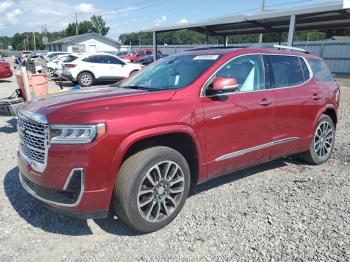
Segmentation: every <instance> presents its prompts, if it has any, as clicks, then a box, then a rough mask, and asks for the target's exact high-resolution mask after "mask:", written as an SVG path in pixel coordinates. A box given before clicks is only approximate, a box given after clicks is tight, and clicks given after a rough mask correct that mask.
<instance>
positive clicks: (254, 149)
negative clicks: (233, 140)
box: [215, 137, 299, 161]
mask: <svg viewBox="0 0 350 262" xmlns="http://www.w3.org/2000/svg"><path fill="white" fill-rule="evenodd" d="M297 139H299V137H288V138H284V139H280V140H274V141H272V142H269V143H266V144H262V145H258V146H253V147H249V148H246V149H243V150H239V151H234V152H231V153H228V154H225V155H223V156H220V157H218V158H217V159H215V161H223V160H227V159H230V158H234V157H238V156H242V155H245V154H247V153H250V152H253V151H257V150H260V149H264V148H267V147H270V146H274V145H278V144H282V143H287V142H290V141H293V140H297Z"/></svg>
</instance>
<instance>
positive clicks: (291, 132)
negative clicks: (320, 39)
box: [267, 55, 322, 159]
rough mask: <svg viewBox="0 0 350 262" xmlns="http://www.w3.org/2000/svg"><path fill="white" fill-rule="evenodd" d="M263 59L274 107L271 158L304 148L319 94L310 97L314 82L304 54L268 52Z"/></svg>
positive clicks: (316, 109) (316, 110)
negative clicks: (272, 53)
mask: <svg viewBox="0 0 350 262" xmlns="http://www.w3.org/2000/svg"><path fill="white" fill-rule="evenodd" d="M267 61H268V63H269V65H268V67H269V70H268V71H269V72H270V77H271V90H272V94H273V99H274V108H275V111H274V128H273V141H274V146H273V148H272V151H271V158H272V159H274V158H278V157H280V156H284V155H289V154H293V153H297V152H302V151H306V150H307V149H308V147H309V145H310V138H309V134H310V132H309V131H310V126H311V125H312V123H313V119H315V117H316V115H317V112H318V110H319V109H320V106H319V103H320V102H321V100H322V98H319V99H318V100H317V99H314V98H315V97H314V95H315V90H314V88H315V86H314V83H313V79H312V77H311V73H310V69H309V67H308V65H307V63H306V62H305V59H304V58H302V57H298V56H292V55H268V56H267ZM321 103H322V102H321Z"/></svg>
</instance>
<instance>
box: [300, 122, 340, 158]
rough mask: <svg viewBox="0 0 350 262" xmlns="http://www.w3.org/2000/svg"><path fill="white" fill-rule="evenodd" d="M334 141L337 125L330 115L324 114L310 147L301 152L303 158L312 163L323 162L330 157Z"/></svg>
mask: <svg viewBox="0 0 350 262" xmlns="http://www.w3.org/2000/svg"><path fill="white" fill-rule="evenodd" d="M334 143H335V126H334V123H333V120H332V119H331V118H330V117H329V116H328V115H322V116H321V118H320V120H319V122H318V125H317V128H316V131H315V134H314V136H313V139H312V142H311V145H310V149H309V151H307V152H305V153H303V154H301V158H302V159H303V160H304V161H306V162H308V163H310V164H314V165H319V164H322V163H324V162H326V161H327V160H328V159H329V158H330V156H331V153H332V151H333V148H334Z"/></svg>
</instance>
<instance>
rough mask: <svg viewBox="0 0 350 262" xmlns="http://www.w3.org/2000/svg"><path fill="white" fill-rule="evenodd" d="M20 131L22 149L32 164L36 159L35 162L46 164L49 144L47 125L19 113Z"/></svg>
mask: <svg viewBox="0 0 350 262" xmlns="http://www.w3.org/2000/svg"><path fill="white" fill-rule="evenodd" d="M18 133H19V138H20V150H21V152H22V154H23V155H24V156H25V157H26V158H27V159H28V160H29V161H30V164H32V161H34V164H39V165H41V166H43V165H45V163H46V158H47V145H48V134H47V125H45V124H42V123H38V122H35V121H33V120H30V119H27V118H25V117H23V116H21V115H19V118H18ZM35 166H36V165H35Z"/></svg>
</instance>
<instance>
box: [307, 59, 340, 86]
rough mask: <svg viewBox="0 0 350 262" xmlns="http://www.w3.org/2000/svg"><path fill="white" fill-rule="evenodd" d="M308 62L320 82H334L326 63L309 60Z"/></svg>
mask: <svg viewBox="0 0 350 262" xmlns="http://www.w3.org/2000/svg"><path fill="white" fill-rule="evenodd" d="M308 62H309V64H310V66H311V69H312V72H313V73H314V75H315V77H316V80H317V81H318V82H328V81H333V80H334V79H333V75H332V73H331V71H329V69H328V66H327V65H326V63H325V62H324V61H322V60H313V59H308Z"/></svg>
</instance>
